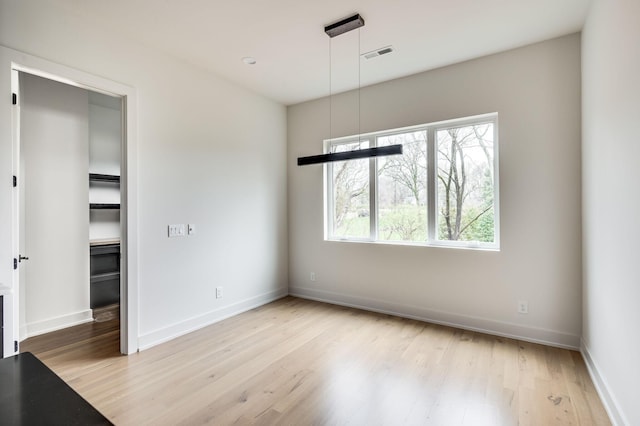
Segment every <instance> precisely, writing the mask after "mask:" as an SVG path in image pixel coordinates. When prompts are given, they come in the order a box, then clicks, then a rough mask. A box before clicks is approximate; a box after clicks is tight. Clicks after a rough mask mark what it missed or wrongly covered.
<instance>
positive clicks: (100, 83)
mask: <svg viewBox="0 0 640 426" xmlns="http://www.w3.org/2000/svg"><path fill="white" fill-rule="evenodd" d="M16 71H18V72H24V73H28V74H33V75H36V76H39V77H43V78H46V79H49V80H53V81H57V82H61V83H65V84H68V85H71V86H75V87H79V88H82V89H87V90H91V91H94V92H99V93H103V94H106V95H111V96H116V97H120V98H121V99H122V129H123V130H122V138H121V139H122V149H121V152H122V158H121V165H120V166H121V172H120V174H121V177H120V194H121V195H120V196H121V200H120V204H121V210H120V233H121V235H120V238H121V244H120V246H121V263H120V269H121V274H120V277H121V278H120V295H121V296H120V352H121V353H123V354H131V353H134V352H137V351H138V349H139V346H138V335H139V333H138V324H139V318H138V307H139V303H138V282H139V269H138V259H139V251H138V201H137V198H138V197H137V175H138V170H137V120H136V105H137V96H136V89H135V88H134V87H131V86H127V85H125V84H122V83H118V82H115V81H112V80H108V79H106V78H103V77H99V76H96V75H93V74H90V73H86V72H84V71H81V70H77V69H73V68H70V67H67V66H64V65H60V64H56V63H54V62H51V61H48V60H46V59H42V58H38V57H35V56H32V55H29V54H26V53H22V52H19V51H16V50H13V49H9V48H6V47H3V46H0V93H1V94H2V96H1V97H0V99H6V100H9V99H11V98H12V93H13V92H14V90H16V89H18V90H19V88H18V87H17V84H18V82H17V81H15V80H16V77H17V74H18V73H17V72H16ZM19 105H20V102H19V100H18V105H16V106H14V105H12V102H4V103H3V102H0V122H1V123H5V124H6V126H1V127H2V128H3V129H6V130H3V131H1V132H0V158H2V159H1V160H0V176H2V177H6V178H7V181H6V182H10V179H13V178H12V177H11V176H9V174H11V175H13V176H19V165H20V162H19V160H20V135H19V126H18V123H19ZM7 130H8V131H7ZM87 179H88V176H87ZM3 181H4V179H2V180H0V182H3ZM18 184H20V182H18ZM5 188H6V189H7V190H5ZM18 192H19V191H18V189H17V188H13V187H12V184H11V185H1V186H0V204H4V205H5V206H10V211H9V212H7V209H6V208H2V209H0V227H1V228H0V229H2V234H5V231H6V235H11V238H10V239H9V238H3V240H9V241H10V243H9V244H10V247H9V246H8V244H7V243H6V242H4V241H3V242H0V256H1V258H2V259H3V260H2V261H0V265H1V266H0V286H2V288H4V289H5V290H4V294H5V295H7V296H9V297H8V299H9V302H8V303H5V315H4V317H5V321H4V324H5V327H4V333H5V334H4V342H5V344H4V355H5V356H10V355H13V354H15V353H17V352H18V351H16V350H15V349H16V347H15V346H16V345H15V343H14V342H18V341H19V329H18V327H19V307H20V301H19V296H20V291H19V282H20V281H19V270H20V269H19V268H17V269H13V258H18V256H19V241H20V240H19V219H20V218H19V215H18V213H19V198H18ZM5 202H6V203H5ZM87 208H88V206H87ZM9 217H10V220H9ZM7 228H10V229H7ZM87 244H88V242H87ZM9 257H10V258H11V260H10V259H8V258H9ZM5 259H6V260H5ZM87 280H88V277H87ZM7 283H10V286H7ZM6 299H7V298H5V300H6ZM7 311H9V312H7ZM18 346H19V344H18Z"/></svg>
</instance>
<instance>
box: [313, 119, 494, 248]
mask: <svg viewBox="0 0 640 426" xmlns="http://www.w3.org/2000/svg"><path fill="white" fill-rule="evenodd" d="M487 123H492V124H493V126H494V127H493V132H494V135H493V176H494V178H493V190H494V197H493V212H494V241H493V242H491V243H488V242H481V241H450V240H439V239H437V216H438V212H437V206H438V188H437V182H438V169H437V158H438V157H437V146H436V132H437V131H439V130H446V129H450V128H456V127H464V126H471V125H478V124H487ZM421 130H422V131H425V132H426V135H427V176H428V179H427V239H426V240H425V241H387V240H379V239H378V173H377V169H378V167H377V162H378V159H377V158H376V157H372V158H370V159H369V223H370V232H369V237H364V238H356V237H334V236H333V235H332V231H333V216H334V215H333V163H325V165H324V188H323V189H324V238H325V240H326V241H341V242H360V243H375V244H393V245H409V246H433V247H451V248H465V249H480V250H499V249H500V208H499V206H500V190H499V189H500V188H499V183H500V175H499V167H498V164H499V157H498V155H499V148H498V146H499V141H498V134H499V131H498V113H489V114H481V115H475V116H472V117H464V118H459V119H452V120H446V121H439V122H435V123H428V124H420V125H416V126H408V127H402V128H397V129H390V130H383V131H379V132H371V133H366V134H362V135H355V136H345V137H340V138H332V139H327V140H324V141H323V146H324V152H325V153H329V152H331V149H332V147H333V146H335V145H342V144H347V143H358V142H360V141H365V140H367V141H369V147H371V148H373V147H376V146H377V144H378V138H380V137H386V136H392V135H396V134H402V133H409V132H414V131H421Z"/></svg>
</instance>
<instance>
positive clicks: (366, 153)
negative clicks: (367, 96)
mask: <svg viewBox="0 0 640 426" xmlns="http://www.w3.org/2000/svg"><path fill="white" fill-rule="evenodd" d="M363 26H364V19H362V17H361V16H360V14H355V15H353V16H350V17H348V18H345V19H342V20H340V21H338V22H336V23H335V24H331V25H327V26H326V27H324V32H325V33H326V34H327V35H328V36H329V37H331V38H333V37H336V36H339V35H340V34H344V33H346V32H349V31H351V30H355V29H357V28H361V27H363ZM358 60H360V52H358ZM358 72H359V71H358ZM329 73H331V70H329ZM358 91H360V83H359V82H358ZM329 104H331V83H329ZM329 115H331V114H329ZM359 116H360V103H359V102H358V117H359ZM329 121H331V117H329ZM358 127H359V126H358ZM359 131H360V129H358V132H359ZM329 138H331V125H329ZM396 154H402V145H400V144H398V145H389V146H383V147H376V148H366V149H356V150H352V151H346V152H332V153H329V154H320V155H311V156H308V157H298V166H307V165H310V164H323V163H329V162H332V161H345V160H355V159H360V158H371V157H381V156H385V155H396Z"/></svg>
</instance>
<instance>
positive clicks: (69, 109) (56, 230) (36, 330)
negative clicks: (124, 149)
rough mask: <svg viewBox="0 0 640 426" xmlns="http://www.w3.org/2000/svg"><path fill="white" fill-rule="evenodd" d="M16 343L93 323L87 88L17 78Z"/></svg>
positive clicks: (26, 76) (42, 80) (27, 75)
mask: <svg viewBox="0 0 640 426" xmlns="http://www.w3.org/2000/svg"><path fill="white" fill-rule="evenodd" d="M20 95H21V99H20V109H21V113H20V128H21V138H20V152H21V160H22V161H21V170H20V179H19V182H20V192H21V200H23V204H22V207H23V209H22V212H21V213H22V217H23V219H24V220H23V221H22V222H23V223H21V225H23V226H21V236H22V238H21V240H22V243H21V244H20V250H21V251H22V253H21V254H23V255H25V256H28V257H29V260H28V261H25V262H24V263H23V264H22V265H21V267H20V279H21V282H20V302H21V308H22V309H21V311H22V315H21V320H22V322H21V323H20V331H21V333H20V338H21V339H24V338H26V337H29V336H33V335H36V334H40V333H43V332H47V331H51V330H55V329H58V328H64V327H68V326H72V325H76V324H79V323H81V322H85V321H90V320H91V319H92V316H91V310H90V309H89V244H88V242H89V208H88V207H89V191H88V188H89V184H88V180H87V173H88V170H89V143H88V138H89V130H88V122H89V120H88V117H89V101H88V93H87V91H86V90H83V89H78V88H76V87H71V86H68V85H66V84H62V83H57V82H53V81H51V80H46V79H43V78H40V77H34V76H31V75H29V74H22V75H21V79H20Z"/></svg>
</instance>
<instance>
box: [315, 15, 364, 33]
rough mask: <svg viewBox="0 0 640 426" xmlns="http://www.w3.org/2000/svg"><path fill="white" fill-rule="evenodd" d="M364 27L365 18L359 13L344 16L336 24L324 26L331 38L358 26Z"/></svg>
mask: <svg viewBox="0 0 640 426" xmlns="http://www.w3.org/2000/svg"><path fill="white" fill-rule="evenodd" d="M360 27H364V19H362V16H360V14H359V13H356V14H355V15H353V16H350V17H348V18H344V19H342V20H340V21H338V22H336V23H335V24H331V25H327V26H326V27H324V32H325V33H327V35H328V36H329V37H331V38H333V37H335V36H339V35H340V34H344V33H348V32H349V31H351V30H355V29H356V28H360Z"/></svg>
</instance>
